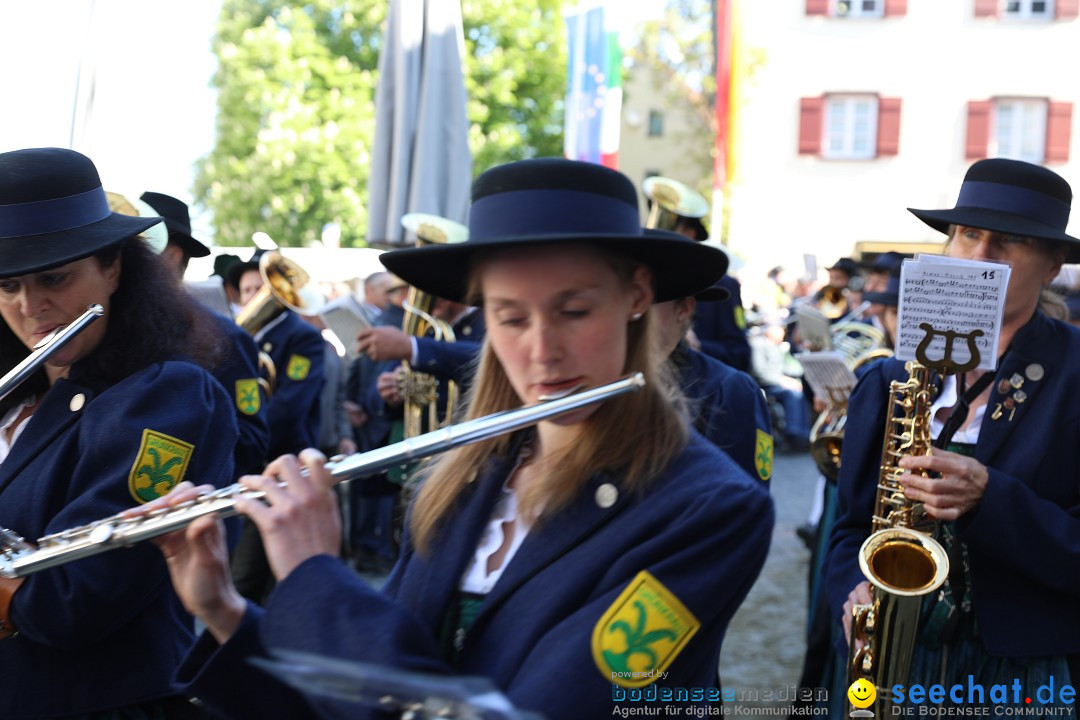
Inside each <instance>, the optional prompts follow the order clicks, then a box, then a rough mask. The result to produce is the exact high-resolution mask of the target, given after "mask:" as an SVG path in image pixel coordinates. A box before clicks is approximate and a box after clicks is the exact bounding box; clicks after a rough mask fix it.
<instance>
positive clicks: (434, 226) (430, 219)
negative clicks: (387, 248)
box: [401, 213, 469, 244]
mask: <svg viewBox="0 0 1080 720" xmlns="http://www.w3.org/2000/svg"><path fill="white" fill-rule="evenodd" d="M401 224H402V226H403V227H404V228H405V229H406V230H408V231H409V232H411V233H413V234H414V235H416V238H417V240H418V244H445V243H459V242H465V241H466V240H468V239H469V228H467V227H465V226H464V225H462V224H461V223H459V222H454V221H453V220H447V219H446V218H444V217H439V216H438V215H429V214H427V213H408V214H406V215H404V216H402V218H401Z"/></svg>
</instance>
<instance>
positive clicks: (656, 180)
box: [641, 175, 709, 231]
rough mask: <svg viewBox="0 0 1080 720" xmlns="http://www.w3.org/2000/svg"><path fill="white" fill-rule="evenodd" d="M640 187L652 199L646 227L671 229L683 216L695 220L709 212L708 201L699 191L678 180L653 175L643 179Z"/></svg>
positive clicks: (673, 228)
mask: <svg viewBox="0 0 1080 720" xmlns="http://www.w3.org/2000/svg"><path fill="white" fill-rule="evenodd" d="M641 189H642V191H643V192H644V193H645V197H647V198H649V200H651V201H652V208H651V209H650V210H649V218H648V220H646V221H645V227H647V228H651V229H654V230H669V231H673V230H675V228H677V227H678V225H679V222H680V221H681V220H683V219H684V218H687V219H693V220H696V219H699V218H703V217H705V216H706V215H707V214H708V213H709V203H708V202H707V201H706V200H705V198H704V197H703V196H702V195H701V193H699V192H696V191H694V190H692V189H691V188H689V187H688V186H686V185H684V184H682V183H681V182H679V181H678V180H672V179H671V178H666V177H660V176H658V175H654V176H653V177H650V178H646V179H645V182H644V183H642V186H641Z"/></svg>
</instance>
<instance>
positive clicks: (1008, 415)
mask: <svg viewBox="0 0 1080 720" xmlns="http://www.w3.org/2000/svg"><path fill="white" fill-rule="evenodd" d="M1044 322H1045V320H1043V319H1042V318H1041V317H1040V316H1039V315H1038V313H1036V316H1035V318H1034V319H1033V320H1032V321H1031V322H1030V323H1028V325H1027V326H1025V328H1024V329H1022V330H1021V331H1020V332H1019V333H1017V336H1016V338H1014V340H1013V344H1012V347H1011V348H1010V350H1009V352H1008V353H1007V354H1006V355H1005V359H1004V362H1003V363H1002V364H1001V367H1000V368H998V372H997V375H996V376H995V378H994V384H993V385H992V389H991V391H990V399H989V400H988V401H987V403H986V411H985V414H984V415H983V420H982V426H981V427H980V428H979V442H978V444H977V445H976V447H975V458H976V459H977V460H978V461H979V462H981V463H983V464H984V465H989V464H991V463H992V462H993V460H994V458H995V457H996V456H997V454H998V453H999V452H1001V450H1002V448H1004V447H1005V444H1006V442H1008V439H1009V436H1010V435H1011V434H1012V433H1013V431H1014V430H1015V429H1016V428H1017V427H1018V426H1019V425H1020V424H1021V423H1023V422H1024V420H1025V418H1026V417H1027V415H1028V413H1029V412H1030V409H1031V406H1032V405H1034V404H1035V403H1036V402H1038V396H1039V392H1040V391H1041V389H1042V388H1044V387H1046V385H1047V383H1048V381H1049V380H1050V378H1051V377H1052V376H1053V374H1054V372H1055V370H1056V366H1055V365H1054V364H1053V362H1051V361H1050V360H1049V358H1053V357H1054V355H1053V353H1052V352H1040V349H1041V345H1042V344H1043V343H1044V342H1045V335H1044V333H1042V332H1039V331H1040V329H1041V327H1042V323H1044ZM1006 385H1008V387H1005V386H1006ZM1002 390H1004V392H1002ZM1010 405H1011V407H1010Z"/></svg>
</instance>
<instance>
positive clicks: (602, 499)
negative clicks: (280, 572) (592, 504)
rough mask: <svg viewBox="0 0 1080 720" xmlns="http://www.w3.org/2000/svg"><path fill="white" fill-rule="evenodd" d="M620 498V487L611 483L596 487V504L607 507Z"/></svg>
mask: <svg viewBox="0 0 1080 720" xmlns="http://www.w3.org/2000/svg"><path fill="white" fill-rule="evenodd" d="M618 499H619V489H618V488H617V487H615V486H614V485H612V484H611V483H604V484H603V485H601V486H600V487H598V488H596V504H597V505H599V506H600V507H602V508H604V509H607V508H609V507H611V506H612V505H614V504H615V501H616V500H618Z"/></svg>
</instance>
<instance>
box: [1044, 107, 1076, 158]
mask: <svg viewBox="0 0 1080 720" xmlns="http://www.w3.org/2000/svg"><path fill="white" fill-rule="evenodd" d="M1072 113H1073V104H1072V103H1070V102H1051V103H1049V105H1048V107H1047V113H1046V159H1045V162H1048V163H1064V162H1069V144H1070V142H1071V140H1072Z"/></svg>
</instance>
